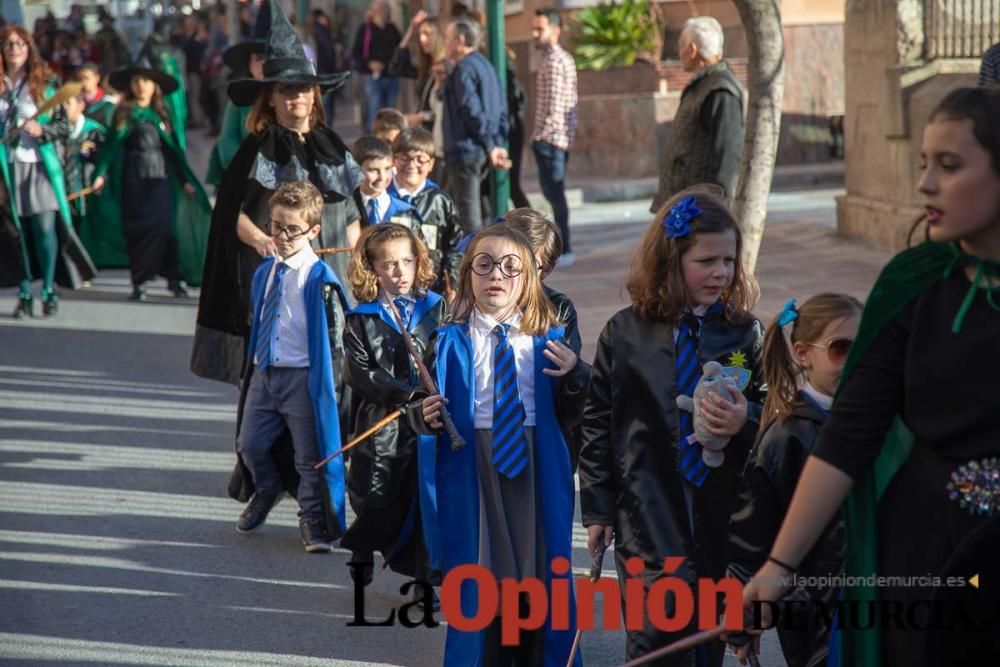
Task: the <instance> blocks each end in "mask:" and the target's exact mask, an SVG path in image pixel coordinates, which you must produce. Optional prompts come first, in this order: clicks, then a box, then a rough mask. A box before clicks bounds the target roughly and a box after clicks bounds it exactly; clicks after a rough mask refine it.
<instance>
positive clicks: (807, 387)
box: [802, 380, 833, 410]
mask: <svg viewBox="0 0 1000 667" xmlns="http://www.w3.org/2000/svg"><path fill="white" fill-rule="evenodd" d="M802 391H803V393H805V395H806V396H808V397H809V398H811V399H812V400H814V401H816V405H818V406H819V407H821V408H823V409H824V410H830V408H832V407H833V396H828V395H827V394H824V393H823V392H821V391H820V390H819V389H817V388H816V387H814V386H812V383H811V382H809V381H808V380H807V381H806V382H805V384H803V385H802Z"/></svg>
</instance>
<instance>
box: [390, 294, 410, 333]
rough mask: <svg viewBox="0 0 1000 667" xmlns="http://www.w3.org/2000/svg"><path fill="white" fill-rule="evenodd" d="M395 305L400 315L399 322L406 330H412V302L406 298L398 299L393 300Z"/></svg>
mask: <svg viewBox="0 0 1000 667" xmlns="http://www.w3.org/2000/svg"><path fill="white" fill-rule="evenodd" d="M392 303H393V305H395V306H396V312H397V313H399V321H400V322H402V323H403V328H404V329H409V328H410V300H409V299H406V298H404V297H401V296H399V297H396V298H395V299H393V300H392Z"/></svg>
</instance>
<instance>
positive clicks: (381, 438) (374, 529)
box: [341, 299, 445, 576]
mask: <svg viewBox="0 0 1000 667" xmlns="http://www.w3.org/2000/svg"><path fill="white" fill-rule="evenodd" d="M444 314H445V301H444V299H442V300H440V301H439V302H438V303H437V304H436V305H435V306H434V307H433V308H432V309H431V310H430V311H428V312H427V313H425V314H424V315H423V317H422V318H421V319H420V321H419V322H418V323H417V324H416V325H415V326H414V327H413V330H412V331H411V332H410V337H411V338H412V339H413V344H414V346H415V347H416V348H417V350H418V352H419V353H420V354H421V356H422V355H423V354H424V352H425V350H426V347H427V341H429V340H430V338H431V335H432V334H433V333H434V331H435V330H436V329H437V327H438V326H439V325H440V324H441V320H442V318H443V317H444ZM344 347H345V352H346V355H347V365H346V375H347V383H348V384H349V385H350V387H351V392H352V394H351V396H352V404H353V411H352V428H351V437H352V438H353V437H354V436H355V435H357V434H358V433H361V432H362V431H365V430H367V429H368V428H369V427H371V426H372V425H373V424H375V422H377V421H378V420H380V419H382V418H383V417H385V416H386V415H387V414H389V413H390V412H392V411H393V410H396V409H398V408H401V407H403V406H404V405H405V404H406V403H407V401H410V400H412V399H413V398H414V396H415V394H417V393H418V392H421V387H422V383H421V381H420V377H419V375H418V374H417V373H416V370H415V369H412V370H411V367H412V364H411V361H410V355H409V352H408V350H407V347H406V342H405V341H404V340H403V337H402V336H401V335H400V334H399V332H397V331H396V330H395V329H393V328H391V327H390V326H389V325H388V324H386V323H385V322H384V321H383V320H382V319H381V318H380V317H378V316H375V315H371V314H361V313H353V312H352V313H350V314H349V315H348V316H347V329H346V331H345V332H344ZM421 393H422V392H421ZM416 441H417V436H416V434H415V433H414V432H413V429H411V428H410V427H409V426H408V424H407V423H406V419H405V418H400V419H396V420H395V421H392V422H390V423H389V424H387V425H386V426H384V427H383V428H382V429H381V430H379V431H378V432H376V433H375V434H374V435H372V436H371V437H370V438H368V439H366V440H365V441H364V442H363V443H362V444H360V445H358V446H357V447H355V448H354V450H353V451H352V455H351V468H350V472H349V473H348V476H347V493H348V497H349V499H350V502H351V507H352V508H353V509H354V512H355V514H356V515H357V518H356V519H355V520H354V522H353V523H352V524H351V525H350V527H349V528H348V529H347V532H346V533H345V534H344V537H343V539H342V540H341V545H342V546H343V547H344V548H346V549H351V550H354V551H381V552H382V553H383V554H384V555H385V556H386V560H387V562H388V564H389V566H390V567H391V568H392V569H393V570H394V571H396V572H400V573H402V574H406V575H410V576H412V575H414V574H415V570H414V566H415V564H416V560H415V559H416V558H419V557H421V556H422V554H420V553H419V552H418V551H417V550H416V548H415V546H416V544H417V542H415V541H414V540H412V539H409V540H402V541H400V542H401V543H400V544H399V545H397V541H398V540H397V538H398V537H399V535H400V532H401V530H402V529H403V525H404V523H405V522H406V518H407V516H408V514H409V512H410V509H411V505H412V504H413V502H414V498H415V494H416V492H417V458H416V452H417V450H416ZM417 523H419V522H417ZM393 546H397V548H396V550H395V551H393V550H392V547H393Z"/></svg>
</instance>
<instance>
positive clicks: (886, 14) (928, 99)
mask: <svg viewBox="0 0 1000 667" xmlns="http://www.w3.org/2000/svg"><path fill="white" fill-rule="evenodd" d="M912 4H913V2H912V1H910V0H907V2H902V3H899V4H897V3H896V2H895V1H894V0H873V1H872V2H865V3H848V8H847V17H846V21H845V25H844V34H845V39H844V49H845V54H846V57H845V66H846V73H845V79H846V84H847V85H846V95H845V100H846V115H845V123H844V135H845V136H844V138H845V163H846V166H847V169H846V173H845V185H846V186H847V194H846V195H845V196H843V197H841V198H839V200H838V202H837V227H838V229H839V230H840V232H841V233H843V234H845V235H848V236H853V237H857V238H862V239H864V240H866V241H868V242H870V243H872V244H873V245H876V246H878V247H880V248H883V249H886V250H892V251H898V250H901V249H903V248H905V247H906V245H907V243H908V236H909V231H910V229H911V228H912V227H913V223H914V221H915V220H916V219H917V218H918V217H919V216H920V213H921V206H920V198H919V195H918V193H917V189H916V184H917V179H918V178H919V170H918V165H919V156H920V144H921V139H922V135H923V130H924V127H925V126H926V124H927V118H928V116H929V114H930V112H931V110H932V109H933V108H934V106H935V105H936V104H937V103H938V102H939V101H940V100H941V98H942V97H944V96H945V95H946V94H947V93H948V92H949V91H950V90H953V89H955V88H958V87H960V86H967V85H973V84H975V71H976V69H977V68H978V61H975V62H973V61H971V60H970V61H934V62H931V63H923V62H920V61H914V60H913V58H914V54H915V53H916V52H917V51H918V50H919V49H918V47H917V45H918V44H920V43H922V35H921V34H916V33H915V30H916V29H917V23H916V20H915V18H914V12H913V11H912V9H913V8H912V6H911V5H912Z"/></svg>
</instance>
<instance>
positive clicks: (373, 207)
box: [368, 197, 382, 225]
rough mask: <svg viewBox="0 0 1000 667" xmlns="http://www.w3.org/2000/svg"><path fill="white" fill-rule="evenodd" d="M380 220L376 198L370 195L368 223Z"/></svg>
mask: <svg viewBox="0 0 1000 667" xmlns="http://www.w3.org/2000/svg"><path fill="white" fill-rule="evenodd" d="M380 222H382V217H381V215H380V214H379V210H378V199H376V198H375V197H372V198H371V199H369V200H368V224H369V225H377V224H378V223H380Z"/></svg>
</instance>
